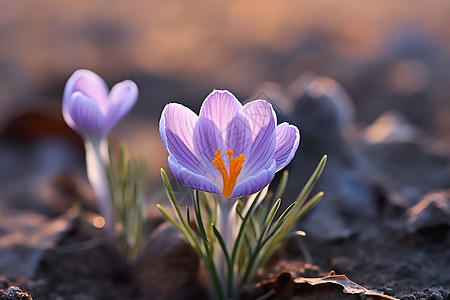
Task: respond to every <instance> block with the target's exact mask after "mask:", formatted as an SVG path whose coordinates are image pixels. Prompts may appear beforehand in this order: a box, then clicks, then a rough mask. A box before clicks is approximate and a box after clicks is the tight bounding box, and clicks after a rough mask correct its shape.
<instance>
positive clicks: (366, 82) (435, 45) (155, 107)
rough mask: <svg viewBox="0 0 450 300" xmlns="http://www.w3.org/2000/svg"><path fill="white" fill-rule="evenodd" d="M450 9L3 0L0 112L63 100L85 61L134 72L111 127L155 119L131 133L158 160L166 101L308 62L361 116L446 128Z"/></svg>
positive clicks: (241, 84)
mask: <svg viewBox="0 0 450 300" xmlns="http://www.w3.org/2000/svg"><path fill="white" fill-rule="evenodd" d="M449 13H450V5H449V4H448V1H446V0H435V1H433V3H432V4H430V3H425V2H424V1H407V2H406V1H401V0H393V1H382V2H380V1H358V0H349V1H345V2H342V1H329V0H319V1H296V0H293V1H283V2H277V1H256V0H254V1H252V0H249V1H220V0H219V1H207V2H205V1H189V2H187V1H148V0H133V1H115V0H107V1H106V0H100V1H95V2H92V1H84V0H83V1H70V2H67V1H65V2H60V1H51V0H45V1H34V2H23V1H4V2H2V3H0V37H1V40H2V43H1V44H0V121H1V124H3V125H4V124H6V123H7V122H9V121H10V120H11V118H14V117H15V116H17V115H18V114H22V113H24V112H25V111H30V110H35V109H41V110H47V109H46V107H47V106H48V107H50V106H52V105H56V106H58V105H59V103H60V101H61V95H62V91H63V88H64V84H65V81H66V80H67V78H68V77H69V76H70V75H71V74H72V73H73V71H74V70H76V69H79V68H87V69H91V70H93V71H94V72H96V73H98V74H99V75H100V76H102V77H104V78H105V80H106V81H107V83H108V84H109V86H110V87H111V86H112V85H113V84H114V83H116V82H118V81H121V80H123V79H125V78H129V79H132V80H134V81H135V82H137V84H138V86H139V88H140V97H139V101H138V104H137V107H136V108H135V109H134V111H133V113H132V116H131V117H130V118H128V119H125V120H124V121H123V124H122V123H121V124H120V125H119V128H118V131H117V134H119V135H120V132H122V131H120V128H121V127H123V128H124V127H125V126H126V123H133V122H139V123H141V122H142V123H144V124H146V125H148V126H151V127H152V129H151V130H150V129H149V130H148V131H147V132H145V133H144V131H146V130H147V129H146V127H145V126H138V127H134V128H133V130H132V132H131V134H132V136H135V135H138V136H139V141H140V142H141V143H142V144H143V145H142V147H141V148H142V149H141V150H142V151H143V154H144V155H149V152H150V150H148V149H149V147H150V148H152V150H151V152H152V154H151V155H149V159H150V160H153V159H155V158H157V159H160V158H161V156H165V154H161V155H159V154H158V155H156V153H159V152H160V151H162V147H159V142H158V143H156V142H155V143H152V142H151V141H150V140H151V139H152V138H157V133H156V132H153V131H154V130H153V127H154V125H155V124H156V122H157V120H158V118H159V115H160V112H161V111H162V108H163V106H164V105H165V104H166V103H167V102H171V101H172V102H174V101H176V102H181V103H184V104H187V105H189V106H190V107H191V108H192V109H193V110H194V111H198V108H199V106H200V104H201V102H202V101H203V99H204V97H205V96H206V95H207V94H208V93H209V92H210V91H211V90H212V89H214V88H220V89H228V90H230V91H232V92H233V93H234V94H235V95H236V96H237V97H238V98H239V99H240V100H246V99H249V98H251V97H252V96H253V95H255V93H257V91H258V89H259V87H260V84H261V83H262V82H266V81H271V82H275V83H277V84H280V85H281V86H282V87H287V86H288V85H290V84H291V83H292V82H293V81H294V80H296V79H297V78H298V77H299V76H301V75H302V74H304V73H305V72H307V71H311V72H314V73H315V74H317V75H319V76H328V77H331V78H333V79H334V80H336V81H337V82H338V83H339V84H341V85H342V86H343V87H344V89H345V90H346V91H347V93H348V94H349V95H350V98H351V99H352V100H353V101H354V104H355V108H356V120H357V121H358V122H363V123H370V122H372V121H374V120H375V119H376V118H377V117H379V116H380V115H381V114H382V113H383V112H384V111H386V110H389V109H400V110H402V111H403V112H404V113H405V114H406V115H407V117H408V118H409V119H410V120H411V121H412V122H413V123H415V124H417V125H420V126H421V127H422V128H424V129H425V130H427V131H429V132H432V133H434V134H436V135H439V136H441V137H442V138H446V139H450V118H448V117H446V116H447V115H448V114H449V113H450V101H449V95H450V84H449V82H450V55H449V51H450V42H449V41H450V19H449V18H448V16H449ZM52 108H54V107H52ZM49 110H50V108H49ZM123 128H122V129H123ZM124 130H125V131H127V130H128V129H124ZM129 133H130V132H127V134H125V136H127V137H128V138H130V139H131V138H132V136H131V137H130V136H129ZM144 136H145V139H144ZM155 136H156V137H155ZM144 144H145V145H144ZM156 148H157V149H156ZM146 149H147V150H146ZM155 164H156V165H157V166H158V167H159V165H160V164H161V163H160V162H158V163H155ZM156 169H158V168H156Z"/></svg>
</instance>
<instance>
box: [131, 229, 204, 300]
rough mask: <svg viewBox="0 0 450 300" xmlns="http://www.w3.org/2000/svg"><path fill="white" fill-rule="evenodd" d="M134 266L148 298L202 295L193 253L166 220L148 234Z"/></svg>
mask: <svg viewBox="0 0 450 300" xmlns="http://www.w3.org/2000/svg"><path fill="white" fill-rule="evenodd" d="M135 270H136V273H137V275H136V276H137V277H138V278H139V280H140V281H141V282H142V283H143V286H144V289H145V294H146V295H152V297H153V298H151V299H161V300H162V299H180V300H181V299H205V298H206V295H207V292H206V290H205V288H204V286H203V285H202V284H200V274H199V270H200V268H199V260H198V257H197V254H196V253H195V252H194V250H193V249H192V248H191V246H190V245H189V244H188V243H187V242H186V240H185V237H184V236H183V235H182V234H181V233H180V232H179V231H178V230H177V229H176V228H175V227H173V226H172V225H169V224H168V222H166V223H163V224H161V225H160V226H159V227H157V228H156V229H155V231H154V232H153V233H152V234H151V236H150V238H149V241H148V244H147V247H146V248H145V250H144V252H143V254H142V256H141V258H140V260H138V261H137V263H136V266H135Z"/></svg>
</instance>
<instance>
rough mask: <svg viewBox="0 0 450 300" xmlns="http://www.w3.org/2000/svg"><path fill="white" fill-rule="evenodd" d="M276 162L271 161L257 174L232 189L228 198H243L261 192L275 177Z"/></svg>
mask: <svg viewBox="0 0 450 300" xmlns="http://www.w3.org/2000/svg"><path fill="white" fill-rule="evenodd" d="M275 171H276V162H275V160H272V161H271V162H268V164H267V165H266V166H265V167H264V168H262V169H261V170H260V171H259V172H258V173H257V174H255V175H252V176H250V177H247V178H246V179H245V180H244V181H242V182H240V183H239V184H237V185H236V186H235V187H234V190H233V193H232V194H231V197H230V198H238V197H244V196H248V195H251V194H254V193H256V192H259V191H260V190H262V189H263V188H264V187H265V186H266V185H268V184H269V183H270V182H271V181H272V179H273V177H274V176H275Z"/></svg>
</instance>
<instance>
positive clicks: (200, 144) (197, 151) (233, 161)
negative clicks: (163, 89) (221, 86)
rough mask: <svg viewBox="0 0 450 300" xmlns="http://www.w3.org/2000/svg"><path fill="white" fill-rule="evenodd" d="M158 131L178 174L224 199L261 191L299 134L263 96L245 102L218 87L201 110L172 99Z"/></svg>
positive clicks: (288, 156)
mask: <svg viewBox="0 0 450 300" xmlns="http://www.w3.org/2000/svg"><path fill="white" fill-rule="evenodd" d="M159 131H160V134H161V140H162V142H163V145H164V148H165V149H166V150H167V152H168V153H169V158H168V162H169V167H170V169H171V171H172V173H173V174H174V176H175V177H176V178H177V179H178V180H179V181H180V182H182V183H183V184H184V185H186V186H188V187H189V188H192V189H196V190H201V191H205V192H209V193H213V194H215V195H218V196H219V198H222V199H231V198H239V197H243V196H248V195H251V194H254V193H256V192H258V191H260V190H262V189H263V188H264V187H265V186H266V185H268V184H269V183H270V181H272V179H273V177H274V176H275V172H277V171H279V170H280V169H282V168H283V167H285V166H286V165H287V164H288V163H289V162H290V161H291V160H292V158H293V157H294V155H295V152H296V151H297V148H298V145H299V142H300V134H299V131H298V129H297V128H296V127H295V126H292V125H289V124H287V123H282V124H280V125H278V126H277V118H276V115H275V112H274V110H273V108H272V106H271V105H270V104H269V103H268V102H267V101H264V100H255V101H252V102H250V103H248V104H246V105H244V106H243V105H241V103H239V101H238V100H237V99H236V97H235V96H234V95H233V94H231V93H230V92H228V91H224V90H215V91H213V92H212V93H211V94H209V96H208V97H206V99H205V101H204V102H203V105H202V107H201V109H200V114H199V115H197V114H195V113H194V112H192V111H191V110H190V109H189V108H187V107H185V106H183V105H181V104H177V103H171V104H168V105H167V106H166V107H165V108H164V111H163V112H162V116H161V120H160V124H159Z"/></svg>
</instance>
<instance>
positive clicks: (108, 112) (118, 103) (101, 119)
mask: <svg viewBox="0 0 450 300" xmlns="http://www.w3.org/2000/svg"><path fill="white" fill-rule="evenodd" d="M137 96H138V88H137V86H136V84H135V83H134V82H132V81H131V80H125V81H122V82H119V83H117V84H116V85H114V87H113V88H112V89H111V91H109V90H108V87H107V85H106V83H105V81H104V80H103V79H102V78H101V77H100V76H98V75H97V74H95V73H93V72H91V71H88V70H77V71H75V73H73V75H72V76H71V77H70V78H69V80H68V81H67V83H66V87H65V89H64V95H63V103H62V111H63V117H64V120H65V121H66V123H67V124H68V125H69V126H70V127H72V129H74V130H75V131H76V132H78V134H80V135H81V137H82V138H83V140H84V144H85V150H86V167H87V175H88V179H89V182H90V184H91V186H92V188H93V189H94V192H95V194H96V197H97V200H98V202H99V209H100V214H101V215H102V216H103V218H104V219H105V222H106V224H105V228H106V232H107V237H108V238H110V239H113V236H114V217H113V212H112V203H111V195H110V187H109V182H108V178H107V173H106V164H107V163H108V161H109V155H108V144H107V140H106V138H107V136H108V134H109V132H110V131H111V129H112V128H113V127H114V126H115V125H116V124H117V122H119V121H120V119H122V118H123V117H124V116H125V115H126V114H127V113H128V112H129V111H130V109H131V108H132V107H133V106H134V104H135V103H136V100H137Z"/></svg>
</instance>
